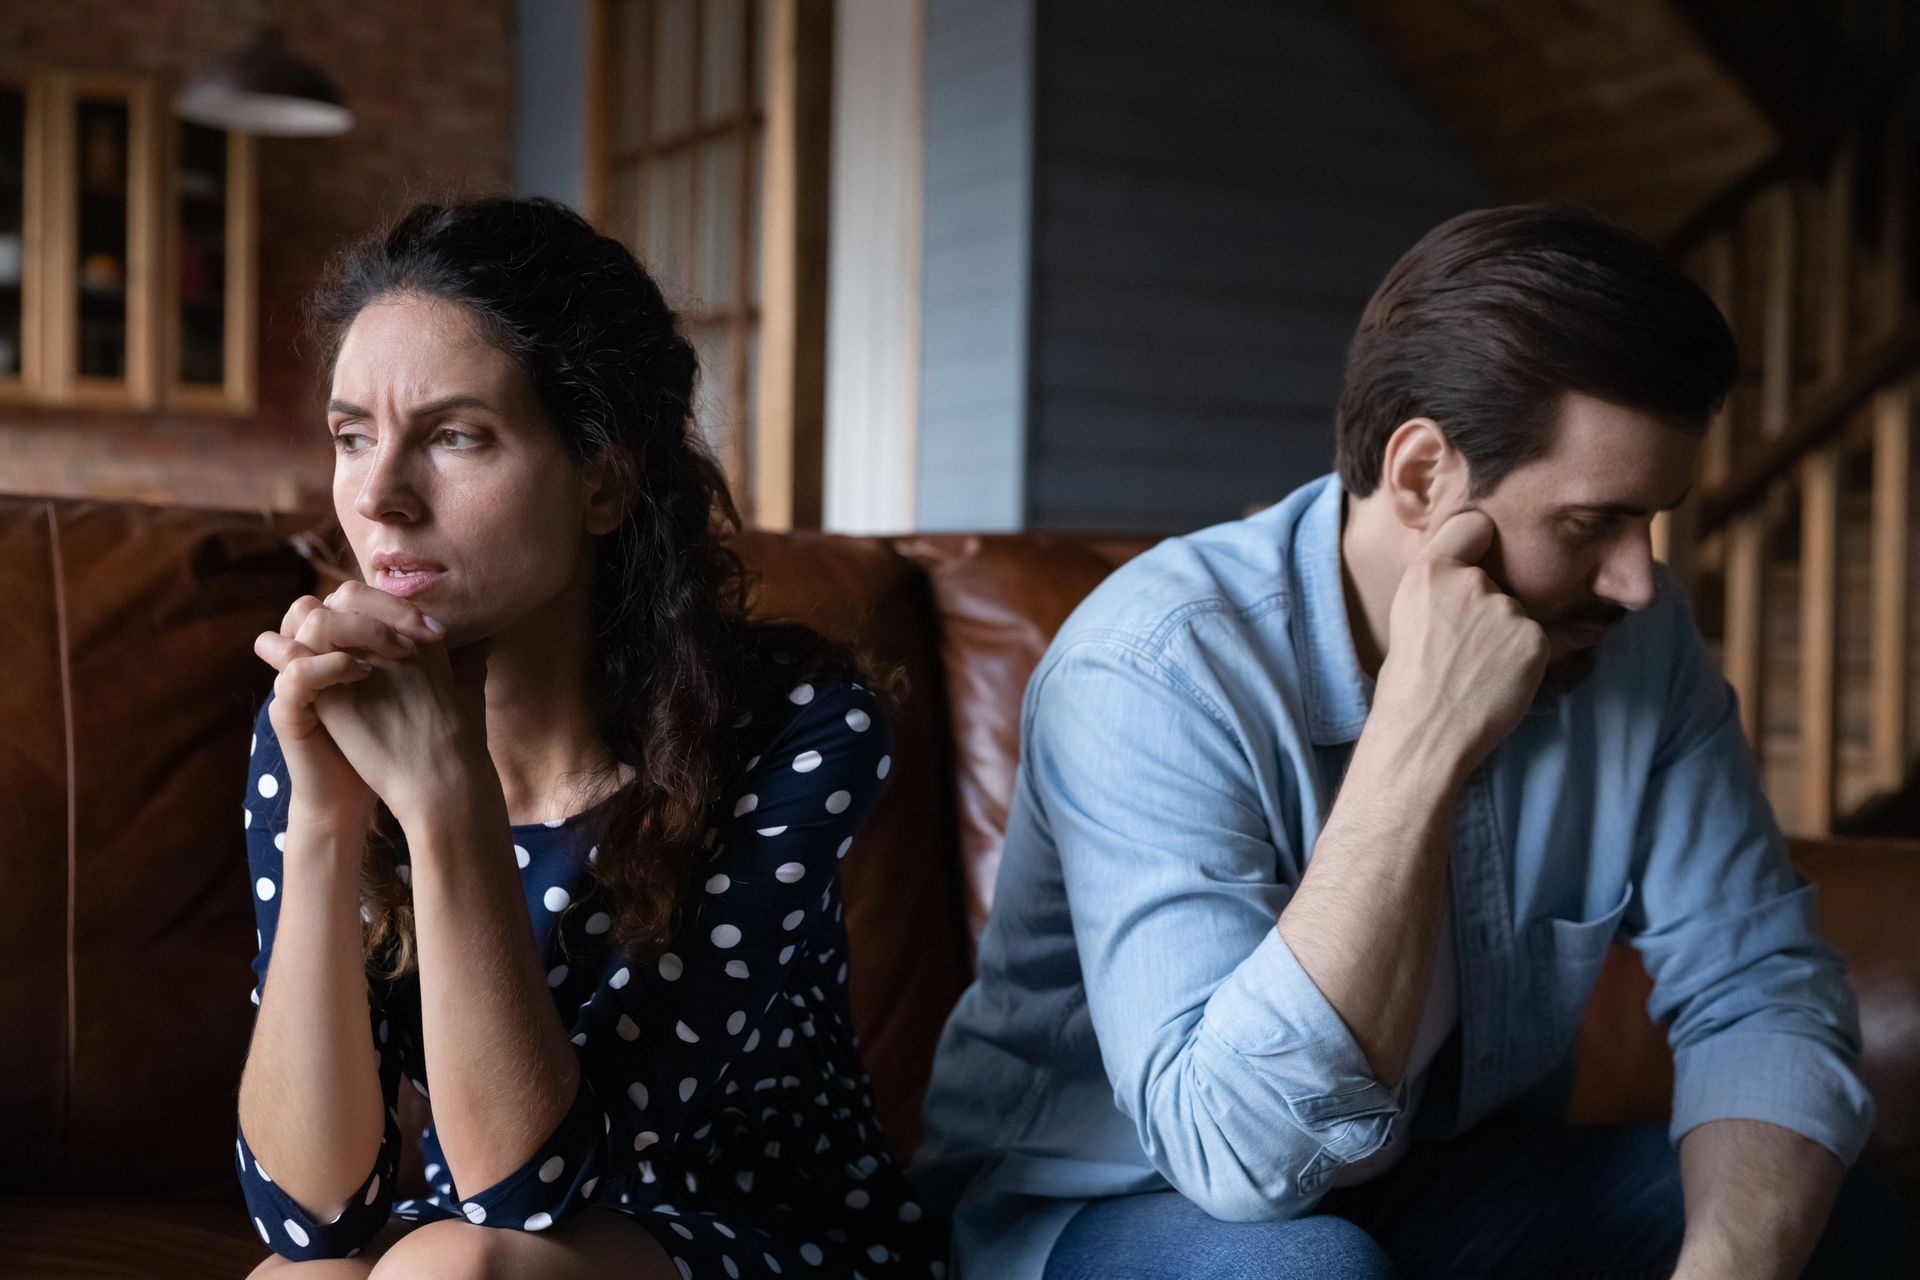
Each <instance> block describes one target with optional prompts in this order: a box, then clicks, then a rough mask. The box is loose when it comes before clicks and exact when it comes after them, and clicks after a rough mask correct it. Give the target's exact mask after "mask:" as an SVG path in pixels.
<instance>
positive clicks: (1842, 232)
mask: <svg viewBox="0 0 1920 1280" xmlns="http://www.w3.org/2000/svg"><path fill="white" fill-rule="evenodd" d="M1856 154H1857V153H1856V151H1855V149H1854V147H1853V144H1852V142H1851V140H1849V141H1848V142H1846V143H1843V144H1842V145H1841V146H1840V147H1839V148H1838V150H1837V152H1836V154H1835V156H1834V161H1833V167H1832V169H1831V170H1830V172H1829V173H1828V176H1827V192H1826V199H1825V200H1824V201H1823V204H1824V206H1825V207H1824V209H1823V213H1824V217H1823V218H1822V220H1821V221H1822V233H1823V237H1824V243H1823V245H1822V254H1821V258H1820V270H1821V274H1822V285H1823V286H1824V287H1823V289H1822V292H1823V294H1824V298H1823V300H1822V302H1823V305H1822V315H1821V326H1820V371H1821V375H1822V380H1823V381H1824V382H1826V383H1827V384H1829V385H1831V384H1833V383H1835V382H1838V381H1839V380H1840V379H1841V378H1842V377H1844V376H1845V374H1846V362H1847V349H1848V339H1849V337H1850V334H1849V325H1848V315H1849V309H1850V308H1851V306H1852V301H1853V300H1852V290H1851V289H1850V288H1849V284H1850V279H1849V274H1848V273H1849V271H1850V270H1851V263H1852V258H1851V256H1850V251H1851V248H1852V241H1853V227H1852V220H1853V176H1854V173H1853V167H1854V158H1855V155H1856ZM1844 447H1845V443H1844V437H1843V438H1842V440H1840V441H1837V442H1835V443H1834V444H1829V445H1825V446H1822V447H1821V448H1818V449H1815V450H1814V451H1813V452H1812V453H1810V454H1808V455H1807V456H1806V458H1805V459H1804V460H1803V461H1802V462H1801V464H1800V828H1801V830H1802V831H1804V832H1806V833H1807V834H1809V835H1826V834H1828V833H1829V832H1830V831H1831V830H1832V829H1833V815H1834V806H1835V797H1836V794H1837V777H1836V764H1837V749H1838V735H1837V733H1836V732H1835V722H1836V720H1837V719H1838V716H1839V684H1838V679H1837V677H1838V673H1839V655H1838V648H1839V642H1838V629H1839V617H1840V580H1839V579H1840V463H1841V451H1842V449H1844Z"/></svg>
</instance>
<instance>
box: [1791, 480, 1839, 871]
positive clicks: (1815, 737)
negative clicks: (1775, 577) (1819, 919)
mask: <svg viewBox="0 0 1920 1280" xmlns="http://www.w3.org/2000/svg"><path fill="white" fill-rule="evenodd" d="M1839 532H1840V450H1839V447H1838V446H1837V445H1828V446H1826V447H1824V448H1820V449H1816V450H1814V451H1813V452H1812V453H1811V454H1808V455H1807V458H1806V460H1805V461H1803V462H1802V463H1801V464H1800V654H1799V656H1800V834H1803V835H1816V836H1823V835H1827V834H1828V833H1829V832H1830V831H1831V830H1832V827H1833V811H1834V796H1835V778H1834V760H1835V745H1836V734H1835V732H1834V720H1835V710H1836V702H1837V699H1836V688H1835V680H1834V676H1835V671H1836V668H1837V647H1838V646H1837V638H1836V634H1835V633H1836V631H1837V623H1838V620H1839V613H1840V609H1839V605H1840V590H1839V576H1840V536H1839Z"/></svg>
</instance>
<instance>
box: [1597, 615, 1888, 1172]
mask: <svg viewBox="0 0 1920 1280" xmlns="http://www.w3.org/2000/svg"><path fill="white" fill-rule="evenodd" d="M1674 613H1675V618H1676V633H1675V634H1674V635H1673V637H1672V642H1673V644H1674V646H1675V652H1676V653H1678V654H1680V655H1681V658H1680V660H1679V661H1677V662H1676V663H1675V665H1674V677H1673V683H1672V685H1671V692H1670V695H1669V700H1668V715H1667V724H1666V728H1665V729H1664V731H1663V735H1662V742H1661V746H1660V748H1659V750H1658V753H1657V756H1656V761H1655V767H1654V770H1653V774H1652V777H1651V779H1650V783H1649V790H1648V795H1647V804H1646V806H1645V807H1644V809H1643V815H1644V816H1643V819H1642V840H1641V846H1642V850H1643V855H1642V856H1643V858H1644V864H1643V867H1642V869H1641V870H1640V872H1639V876H1640V880H1641V884H1640V892H1639V893H1638V894H1637V895H1636V902H1637V907H1636V910H1637V913H1638V917H1639V918H1637V919H1635V918H1632V917H1630V918H1629V922H1628V923H1629V932H1630V934H1631V935H1632V938H1633V942H1634V945H1635V946H1636V947H1637V948H1638V949H1639V951H1640V953H1641V955H1642V957H1643V959H1644V960H1645V963H1646V967H1647V971H1648V973H1649V974H1650V975H1651V976H1652V978H1653V982H1654V988H1653V995H1652V997H1651V999H1650V1000H1649V1003H1648V1012H1649V1013H1650V1014H1651V1015H1652V1017H1653V1018H1654V1019H1655V1020H1657V1021H1660V1022H1663V1023H1665V1024H1667V1027H1668V1040H1669V1042H1670V1044H1671V1046H1672V1049H1673V1055H1674V1094H1673V1114H1672V1124H1671V1129H1670V1136H1671V1138H1672V1140H1673V1141H1674V1142H1675V1143H1678V1142H1679V1141H1680V1139H1681V1138H1682V1137H1683V1136H1684V1135H1685V1134H1686V1133H1687V1131H1688V1130H1690V1129H1693V1128H1694V1127H1696V1126H1698V1125H1701V1124H1704V1123H1706V1122H1707V1121H1710V1120H1724V1119H1747V1120H1763V1121H1767V1122H1770V1123H1772V1124H1777V1125H1781V1126H1783V1127H1785V1128H1787V1129H1791V1130H1793V1131H1794V1132H1796V1133H1798V1134H1800V1135H1801V1136H1803V1137H1806V1138H1809V1139H1811V1140H1813V1141H1815V1142H1818V1143H1820V1144H1821V1145H1822V1146H1824V1147H1826V1148H1827V1149H1828V1150H1829V1151H1831V1152H1833V1153H1834V1155H1835V1156H1837V1157H1839V1159H1840V1160H1841V1161H1842V1162H1843V1163H1846V1164H1851V1163H1852V1162H1853V1161H1854V1160H1855V1159H1856V1158H1857V1157H1858V1156H1859V1154H1860V1151H1861V1149H1862V1148H1863V1147H1864V1146H1865V1144H1866V1140H1867V1136H1868V1134H1869V1133H1870V1132H1871V1130H1872V1128H1873V1119H1874V1104H1873V1099H1872V1097H1871V1095H1870V1094H1869V1093H1868V1091H1867V1088H1866V1085H1865V1084H1864V1082H1863V1081H1862V1080H1861V1077H1860V1072H1859V1057H1860V1023H1859V1012H1858V1006H1857V1002H1856V1000H1855V997H1854V993H1853V989H1852V987H1851V986H1850V985H1849V983H1848V981H1847V976H1846V962H1845V961H1844V960H1843V959H1842V958H1841V956H1840V954H1839V953H1838V951H1836V950H1835V949H1834V948H1833V947H1832V946H1831V945H1829V944H1828V943H1827V942H1825V941H1824V940H1823V939H1822V938H1821V937H1820V935H1819V932H1818V924H1817V921H1818V914H1817V910H1816V892H1815V889H1814V887H1813V886H1812V885H1811V884H1809V883H1808V882H1807V880H1806V878H1805V877H1804V876H1802V875H1801V874H1800V873H1799V872H1798V871H1797V870H1796V869H1795V868H1794V867H1793V865H1792V863H1791V862H1790V861H1789V860H1788V856H1787V848H1786V841H1785V839H1784V838H1783V837H1782V836H1781V833H1780V828H1779V826H1778V824H1777V823H1776V822H1775V820H1774V816H1773V811H1772V809H1771V807H1770V806H1769V805H1768V803H1767V800H1766V797H1765V794H1764V792H1763V791H1762V788H1761V783H1760V774H1759V767H1758V764H1757V762H1756V760H1755V759H1754V755H1753V752H1752V750H1751V749H1750V748H1749V746H1748V744H1747V741H1746V737H1745V735H1744V733H1743V732H1742V730H1741V726H1740V718H1739V712H1738V707H1737V704H1736V701H1735V698H1734V694H1733V691H1732V689H1731V688H1729V687H1728V685H1727V682H1726V680H1725V679H1724V678H1723V677H1722V676H1721V675H1720V672H1719V671H1718V669H1717V668H1716V667H1715V666H1714V664H1713V662H1712V659H1711V657H1710V656H1709V655H1708V654H1707V652H1706V648H1705V645H1704V644H1703V643H1702V641H1701V640H1700V637H1699V633H1698V632H1697V630H1695V628H1694V626H1693V621H1692V616H1691V613H1690V612H1689V611H1688V610H1686V609H1685V608H1684V607H1678V608H1676V609H1675V611H1674Z"/></svg>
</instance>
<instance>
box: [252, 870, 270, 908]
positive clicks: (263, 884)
mask: <svg viewBox="0 0 1920 1280" xmlns="http://www.w3.org/2000/svg"><path fill="white" fill-rule="evenodd" d="M253 891H254V892H255V893H257V894H259V895H260V901H262V902H272V901H273V881H271V880H269V879H267V878H266V877H265V876H261V877H260V878H259V879H258V880H256V881H254V885H253Z"/></svg>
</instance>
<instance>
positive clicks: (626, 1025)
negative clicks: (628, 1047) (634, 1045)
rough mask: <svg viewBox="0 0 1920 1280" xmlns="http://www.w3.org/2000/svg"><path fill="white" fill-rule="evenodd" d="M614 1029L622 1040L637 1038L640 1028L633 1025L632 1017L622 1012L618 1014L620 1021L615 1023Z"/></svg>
mask: <svg viewBox="0 0 1920 1280" xmlns="http://www.w3.org/2000/svg"><path fill="white" fill-rule="evenodd" d="M614 1030H615V1031H618V1032H619V1033H620V1038H621V1039H622V1040H638V1039H639V1038H640V1028H639V1027H637V1026H635V1025H634V1022H633V1019H632V1018H629V1017H628V1016H627V1015H626V1014H624V1013H623V1014H621V1015H620V1021H619V1022H618V1023H617V1024H615V1026H614Z"/></svg>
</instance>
